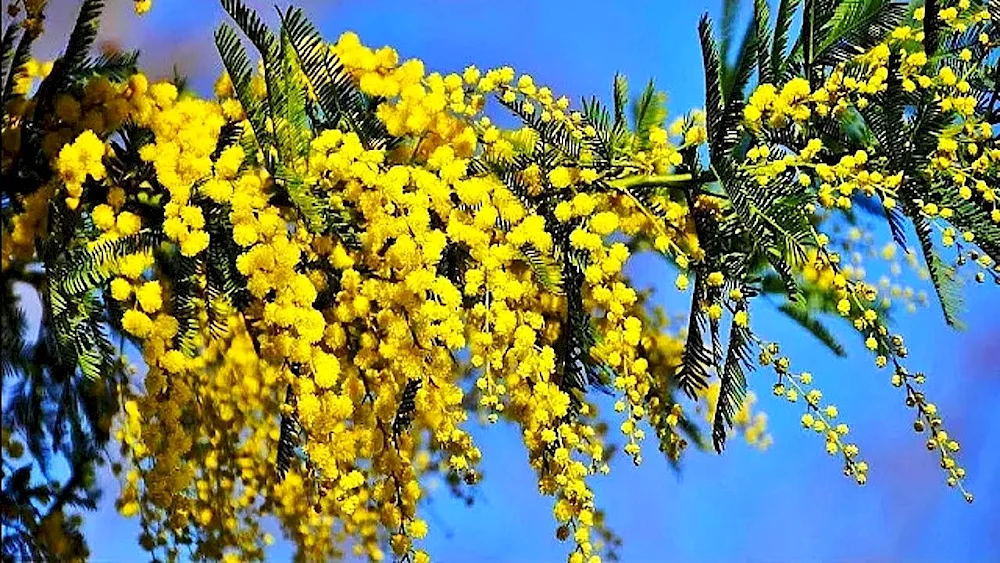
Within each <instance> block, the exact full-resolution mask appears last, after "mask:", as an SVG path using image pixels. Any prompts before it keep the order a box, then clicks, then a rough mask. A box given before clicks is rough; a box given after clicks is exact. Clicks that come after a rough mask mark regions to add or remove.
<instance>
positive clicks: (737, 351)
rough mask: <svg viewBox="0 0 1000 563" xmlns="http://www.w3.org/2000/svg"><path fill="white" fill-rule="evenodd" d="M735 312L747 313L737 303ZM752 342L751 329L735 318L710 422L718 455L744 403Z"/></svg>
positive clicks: (743, 303) (741, 303)
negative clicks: (717, 396) (717, 398)
mask: <svg viewBox="0 0 1000 563" xmlns="http://www.w3.org/2000/svg"><path fill="white" fill-rule="evenodd" d="M735 311H736V312H740V311H746V302H744V301H738V302H737V303H736V307H735ZM751 343H752V336H751V334H750V330H749V329H747V328H746V327H743V326H740V324H739V323H737V322H736V318H735V315H734V317H733V321H732V324H731V325H730V332H729V346H728V349H727V350H726V363H725V364H724V366H723V368H722V373H721V375H720V376H721V378H722V381H721V383H720V386H719V400H718V402H717V403H716V407H715V416H714V420H713V423H712V443H713V444H714V445H715V451H717V452H720V453H721V452H722V450H723V449H724V448H725V445H726V434H727V433H728V430H729V429H730V428H732V427H733V418H735V416H736V413H737V412H739V410H740V408H742V406H743V401H744V399H746V394H747V378H746V371H747V370H750V369H752V367H753V364H752V363H751V359H750V353H751V350H750V345H751Z"/></svg>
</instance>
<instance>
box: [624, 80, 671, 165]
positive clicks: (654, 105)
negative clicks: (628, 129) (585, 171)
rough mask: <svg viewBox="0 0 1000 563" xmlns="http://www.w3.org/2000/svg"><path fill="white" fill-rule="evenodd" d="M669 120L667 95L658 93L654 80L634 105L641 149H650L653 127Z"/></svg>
mask: <svg viewBox="0 0 1000 563" xmlns="http://www.w3.org/2000/svg"><path fill="white" fill-rule="evenodd" d="M666 118H667V95H666V94H664V93H663V92H657V91H656V87H655V85H654V83H653V81H652V80H650V81H649V82H648V83H647V84H646V88H645V89H644V90H643V91H642V95H641V96H639V98H638V99H636V100H635V101H634V102H633V103H632V120H633V121H634V122H635V134H636V136H637V137H638V138H639V146H640V147H641V148H648V147H649V132H650V130H651V129H652V128H653V127H656V126H659V125H662V124H663V121H664V120H665V119H666Z"/></svg>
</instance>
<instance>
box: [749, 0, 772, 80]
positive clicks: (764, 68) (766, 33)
mask: <svg viewBox="0 0 1000 563" xmlns="http://www.w3.org/2000/svg"><path fill="white" fill-rule="evenodd" d="M753 25H754V27H755V29H756V33H757V43H756V45H755V46H756V47H757V81H758V82H759V83H760V84H771V83H773V82H774V65H773V63H772V62H771V58H772V53H771V9H770V8H769V7H768V5H767V0H754V3H753Z"/></svg>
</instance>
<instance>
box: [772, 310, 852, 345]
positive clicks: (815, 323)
mask: <svg viewBox="0 0 1000 563" xmlns="http://www.w3.org/2000/svg"><path fill="white" fill-rule="evenodd" d="M778 309H779V310H780V311H781V312H782V313H784V314H785V316H787V317H788V318H790V319H791V320H793V321H795V322H796V323H797V324H798V325H799V326H801V327H802V328H804V329H805V330H807V331H808V332H809V334H811V335H813V336H814V337H815V338H816V340H819V341H820V342H821V343H822V344H823V345H824V346H826V347H827V348H829V349H830V351H831V352H833V353H834V354H836V355H837V356H841V357H843V356H846V355H847V352H846V351H845V350H844V347H843V345H841V344H840V342H838V341H837V337H835V336H834V335H833V333H832V332H830V330H829V329H828V328H827V327H826V325H824V324H823V323H822V322H821V321H820V320H819V319H817V318H816V317H814V316H813V315H812V313H811V312H810V309H809V308H808V307H806V306H804V305H802V304H796V303H792V302H787V301H786V302H784V303H782V304H781V305H779V306H778Z"/></svg>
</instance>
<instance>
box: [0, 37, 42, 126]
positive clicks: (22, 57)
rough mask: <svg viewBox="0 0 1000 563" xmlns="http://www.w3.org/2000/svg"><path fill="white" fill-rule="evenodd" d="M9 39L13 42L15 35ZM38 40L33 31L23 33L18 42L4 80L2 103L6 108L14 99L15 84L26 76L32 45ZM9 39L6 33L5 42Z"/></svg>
mask: <svg viewBox="0 0 1000 563" xmlns="http://www.w3.org/2000/svg"><path fill="white" fill-rule="evenodd" d="M11 25H14V24H11ZM7 31H10V28H8V30H7ZM9 37H10V38H11V40H13V35H10V36H9ZM37 38H38V34H37V33H33V32H31V31H25V32H23V33H21V36H20V38H19V39H18V41H17V47H16V48H15V49H14V52H13V55H12V58H11V61H10V68H8V69H7V76H6V78H4V82H3V100H2V103H3V105H5V106H6V105H7V102H9V101H10V100H11V99H12V98H13V97H14V85H15V83H16V82H17V80H18V79H19V78H21V77H22V76H24V65H25V64H26V63H27V62H28V60H29V59H30V58H31V45H32V44H33V43H34V42H35V39H37ZM7 39H8V35H7V34H6V33H5V34H4V40H7ZM5 54H6V52H5Z"/></svg>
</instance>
